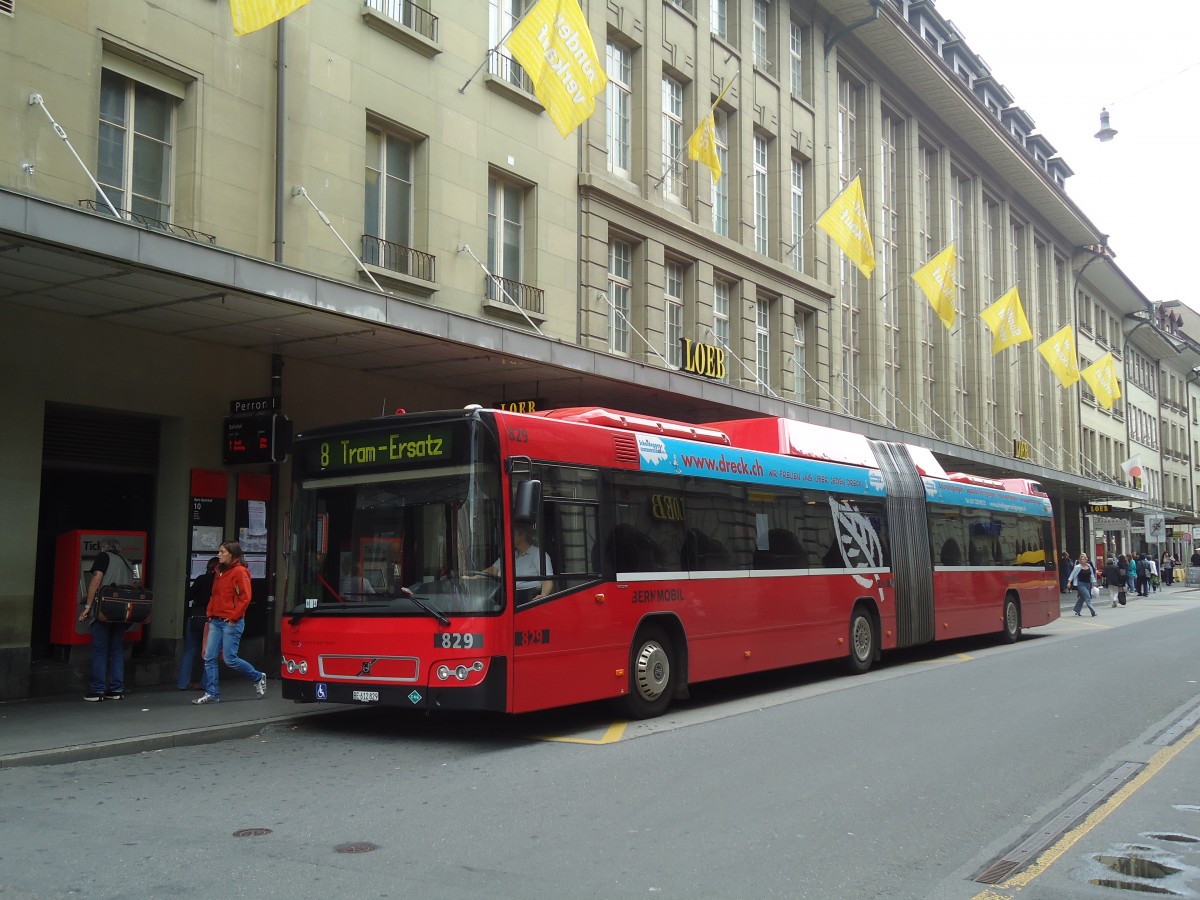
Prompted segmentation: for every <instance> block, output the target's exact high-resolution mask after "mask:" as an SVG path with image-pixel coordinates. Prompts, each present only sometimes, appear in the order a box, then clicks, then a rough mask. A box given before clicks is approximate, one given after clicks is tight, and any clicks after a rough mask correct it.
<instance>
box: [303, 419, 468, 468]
mask: <svg viewBox="0 0 1200 900" xmlns="http://www.w3.org/2000/svg"><path fill="white" fill-rule="evenodd" d="M450 435H451V432H450V429H448V428H412V429H406V430H404V431H390V432H378V431H376V432H373V433H370V434H354V435H348V436H346V437H342V438H330V439H328V440H324V441H320V442H318V443H314V444H313V445H312V446H311V447H310V448H309V453H308V464H309V468H310V470H314V471H323V472H331V471H339V470H353V469H379V468H410V467H414V466H421V465H428V464H430V463H434V464H436V463H441V462H446V461H448V460H450V459H451V451H452V447H451V443H452V442H451V438H450Z"/></svg>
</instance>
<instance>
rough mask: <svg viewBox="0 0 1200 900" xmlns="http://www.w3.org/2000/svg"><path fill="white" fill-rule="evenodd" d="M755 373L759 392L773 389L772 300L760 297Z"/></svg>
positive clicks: (755, 308) (756, 324) (756, 313)
mask: <svg viewBox="0 0 1200 900" xmlns="http://www.w3.org/2000/svg"><path fill="white" fill-rule="evenodd" d="M754 374H755V376H756V377H757V378H758V384H757V385H756V386H757V388H758V392H759V393H760V394H767V393H770V391H771V302H770V301H769V300H765V299H763V298H759V299H758V300H757V301H756V302H755V304H754Z"/></svg>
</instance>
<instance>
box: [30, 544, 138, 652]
mask: <svg viewBox="0 0 1200 900" xmlns="http://www.w3.org/2000/svg"><path fill="white" fill-rule="evenodd" d="M110 540H111V541H116V542H117V544H118V545H119V547H120V552H121V555H122V556H124V557H125V559H126V560H127V561H128V562H129V563H130V565H136V566H138V567H139V569H140V571H141V573H142V582H143V584H147V585H149V584H150V582H149V580H148V579H147V577H146V532H144V531H68V532H65V533H64V534H60V535H59V536H58V538H57V539H56V540H55V543H54V601H53V602H54V605H53V607H52V608H51V610H50V643H52V644H65V645H70V644H89V643H91V640H92V631H91V623H90V622H80V621H79V614H80V613H81V612H82V611H83V598H84V597H83V595H84V592H85V591H86V590H87V587H88V582H89V581H91V575H89V574H88V573H89V572H90V571H91V569H92V563H94V562H95V560H96V557H97V556H99V555H100V546H101V544H102V543H103V542H105V541H110ZM141 636H142V626H140V625H138V626H136V627H134V628H130V629H129V630H128V631H126V632H125V642H126V643H130V642H132V641H136V640H139V639H140V638H141Z"/></svg>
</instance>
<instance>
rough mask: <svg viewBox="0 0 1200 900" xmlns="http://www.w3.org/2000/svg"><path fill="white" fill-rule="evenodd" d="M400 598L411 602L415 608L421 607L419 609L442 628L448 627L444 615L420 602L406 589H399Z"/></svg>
mask: <svg viewBox="0 0 1200 900" xmlns="http://www.w3.org/2000/svg"><path fill="white" fill-rule="evenodd" d="M400 596H401V597H404V598H405V599H407V600H411V601H412V602H413V604H414V605H415V606H419V607H421V609H423V610H425V612H427V613H429V615H431V616H433V617H434V618H435V619H437V620H438V624H440V625H441V626H442V627H443V628H449V627H450V620H449V619H447V618H446V616H445V614H444V613H440V612H438V611H437V610H436V609H434V608H433V607H432V606H430V605H429V604H428V603H426V602H425V601H424V600H421V599H420V598H418V597H417V595H416V594H414V593H413V592H412V591H410V590H409V589H408V588H406V587H402V588H400Z"/></svg>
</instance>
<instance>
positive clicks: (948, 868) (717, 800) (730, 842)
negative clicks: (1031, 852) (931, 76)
mask: <svg viewBox="0 0 1200 900" xmlns="http://www.w3.org/2000/svg"><path fill="white" fill-rule="evenodd" d="M1068 616H1069V614H1068ZM1198 632H1200V604H1198V603H1196V602H1195V601H1191V602H1179V601H1175V602H1174V603H1173V604H1171V605H1168V604H1167V603H1165V602H1164V603H1159V604H1156V603H1155V602H1154V601H1153V600H1151V601H1148V602H1145V603H1144V604H1143V605H1142V606H1141V607H1140V608H1136V609H1135V608H1131V609H1128V610H1117V611H1112V612H1108V611H1106V610H1105V609H1103V608H1102V609H1101V616H1100V617H1098V618H1097V619H1094V620H1093V619H1090V618H1088V619H1076V618H1074V617H1070V616H1069V617H1068V618H1067V619H1064V620H1062V621H1061V622H1058V623H1055V624H1054V625H1052V626H1050V627H1049V628H1047V629H1041V630H1038V631H1032V632H1028V633H1027V634H1028V637H1027V639H1026V640H1024V641H1022V642H1021V643H1019V644H1017V645H1015V646H1011V647H1006V646H1000V645H997V644H995V643H993V642H991V641H968V642H959V643H955V644H951V645H944V646H941V647H938V648H936V649H928V648H927V649H925V650H923V651H922V652H907V653H902V654H897V655H894V656H892V657H890V658H889V660H888V661H887V663H886V664H885V666H884V667H882V668H881V669H879V670H876V671H874V672H872V673H870V674H868V675H866V676H863V677H859V678H851V677H843V676H841V675H840V674H838V670H837V669H836V668H834V667H829V666H819V667H804V668H801V669H795V670H789V671H787V672H783V673H776V674H773V675H770V676H759V677H754V678H747V679H740V680H734V681H727V682H722V683H719V684H717V685H712V686H702V687H700V688H698V689H696V690H695V691H694V696H693V698H692V700H690V701H688V702H687V703H686V704H681V705H680V706H678V707H676V708H673V709H672V711H670V712H669V713H668V714H667V715H666V716H664V717H663V718H661V719H657V720H653V721H651V722H646V723H629V724H627V725H626V724H623V723H620V722H614V721H613V719H612V718H611V715H610V714H609V711H608V709H607V708H606V707H603V706H590V707H584V708H579V709H573V710H566V711H559V712H554V713H548V714H540V715H537V716H526V717H520V718H516V719H512V718H500V717H485V718H479V717H450V718H434V719H426V718H420V717H413V716H407V717H397V716H396V715H395V714H393V713H390V712H388V711H386V710H381V709H354V710H350V711H347V712H346V713H345V714H332V715H326V716H322V717H318V718H313V719H309V720H306V721H303V722H301V723H299V724H297V725H290V726H269V727H267V728H265V729H264V730H263V731H262V732H261V733H260V734H259V735H256V736H255V737H253V738H248V739H243V740H236V741H226V742H223V743H218V744H213V745H208V746H202V747H191V748H178V749H172V750H164V751H159V752H154V753H144V754H140V755H136V756H127V757H117V758H112V759H101V760H93V761H88V762H78V763H70V764H64V765H57V766H42V767H31V768H15V769H6V770H0V898H2V900H10V898H27V897H85V898H90V897H95V898H118V897H120V898H142V897H146V898H151V897H163V896H176V897H188V896H193V897H253V898H276V897H278V898H289V900H295V898H304V897H318V896H320V897H341V896H351V895H353V896H356V897H381V898H387V897H406V898H410V897H418V898H441V897H446V898H451V897H452V898H462V897H467V896H493V897H520V898H563V897H580V898H584V897H587V898H592V897H598V898H606V897H613V898H623V897H647V896H650V897H687V898H697V897H701V898H703V897H712V898H742V897H746V898H752V897H789V898H872V897H880V898H884V897H886V898H935V900H960V898H999V897H1014V896H1017V895H1018V894H1019V896H1020V897H1022V898H1029V897H1034V898H1059V897H1062V898H1067V897H1071V898H1074V897H1108V898H1110V900H1119V898H1120V897H1122V896H1130V895H1131V894H1132V893H1133V891H1129V892H1126V891H1124V890H1121V889H1120V888H1117V889H1114V888H1113V887H1111V886H1109V887H1105V886H1097V885H1095V884H1093V883H1092V882H1093V881H1095V880H1096V879H1097V878H1100V879H1101V880H1103V874H1104V872H1105V871H1108V874H1110V875H1112V874H1113V871H1114V869H1113V867H1112V866H1109V867H1108V868H1107V870H1106V868H1105V863H1104V861H1103V859H1104V858H1118V857H1120V856H1121V854H1122V853H1125V854H1126V855H1129V854H1132V855H1133V856H1135V857H1136V856H1137V855H1138V853H1141V855H1143V856H1148V855H1153V854H1152V853H1151V852H1150V851H1151V850H1152V849H1153V850H1159V849H1162V848H1166V849H1168V850H1171V851H1172V852H1173V854H1174V856H1173V858H1174V859H1176V860H1179V861H1181V865H1182V866H1183V868H1181V870H1180V871H1179V872H1176V873H1173V874H1170V875H1169V876H1168V878H1166V879H1164V877H1163V876H1160V875H1157V874H1155V875H1154V876H1153V877H1143V876H1142V875H1141V874H1139V873H1137V872H1135V873H1134V874H1132V875H1129V874H1125V875H1120V876H1113V878H1112V879H1111V880H1114V881H1118V882H1122V883H1125V884H1141V883H1145V884H1150V885H1152V886H1154V885H1160V886H1161V885H1162V884H1168V883H1169V884H1170V885H1171V886H1172V887H1177V888H1179V889H1180V890H1183V891H1191V892H1192V893H1190V894H1189V893H1183V894H1180V895H1182V896H1197V895H1200V868H1196V867H1200V850H1191V849H1190V848H1189V846H1188V845H1187V844H1184V843H1171V844H1168V843H1164V842H1163V841H1157V842H1155V840H1153V839H1151V838H1147V837H1146V834H1147V829H1153V828H1154V827H1155V825H1154V823H1155V822H1165V819H1164V818H1163V817H1162V816H1160V815H1159V814H1158V813H1157V812H1155V810H1157V809H1158V808H1159V807H1163V806H1164V805H1165V806H1166V807H1169V808H1171V809H1173V810H1174V811H1175V813H1176V814H1177V815H1179V816H1181V817H1182V821H1183V822H1184V824H1185V825H1186V824H1187V823H1188V822H1192V823H1193V827H1192V828H1191V833H1192V834H1200V741H1197V742H1196V743H1195V745H1191V744H1190V740H1191V738H1192V737H1194V736H1195V734H1194V731H1195V729H1194V728H1190V730H1189V729H1183V730H1182V731H1181V734H1184V735H1185V736H1186V738H1187V740H1185V741H1184V743H1183V744H1181V745H1178V746H1177V747H1176V748H1175V749H1174V750H1172V751H1170V758H1169V759H1167V757H1161V759H1162V760H1166V761H1165V762H1163V763H1162V766H1161V769H1156V768H1155V767H1154V766H1155V765H1157V763H1155V764H1154V765H1151V766H1150V767H1149V768H1146V767H1143V768H1142V769H1141V771H1142V772H1143V775H1142V776H1140V777H1142V778H1144V779H1147V780H1146V781H1145V782H1144V788H1141V789H1140V790H1138V791H1137V792H1135V793H1133V794H1132V795H1131V797H1130V798H1128V799H1127V800H1124V801H1122V802H1121V803H1120V804H1119V806H1118V807H1117V808H1116V809H1115V811H1114V812H1113V814H1112V815H1111V817H1110V818H1108V819H1107V820H1106V821H1105V822H1104V823H1103V824H1102V825H1101V824H1098V825H1096V826H1095V828H1094V830H1092V829H1089V830H1087V831H1083V829H1081V827H1080V823H1079V822H1076V823H1074V824H1073V825H1072V827H1071V828H1069V829H1064V832H1065V833H1072V834H1075V835H1076V836H1077V839H1078V840H1077V842H1076V843H1073V844H1071V845H1070V847H1069V849H1067V850H1064V851H1063V852H1061V853H1060V854H1059V855H1058V857H1057V858H1056V859H1055V860H1054V861H1053V862H1052V863H1051V864H1047V865H1045V866H1042V867H1039V868H1036V869H1035V870H1034V871H1035V873H1036V877H1033V878H1032V880H1030V881H1029V882H1028V883H1022V884H1021V885H1020V888H1021V889H1020V891H1018V890H1017V889H1016V888H1015V887H1013V886H1012V885H1011V884H1010V885H1009V886H1008V887H1005V886H1004V885H1003V884H1001V885H1000V886H999V887H990V886H989V885H986V884H982V883H980V882H978V881H975V880H972V879H973V878H974V877H975V876H977V875H978V874H979V873H980V872H981V871H982V870H983V869H985V868H986V867H988V865H989V864H990V863H991V862H993V861H995V860H997V859H999V858H1001V857H1003V856H1004V855H1005V854H1006V853H1007V852H1009V851H1011V849H1012V848H1013V847H1015V846H1016V845H1018V844H1019V843H1021V842H1022V841H1023V840H1025V839H1026V838H1028V837H1029V835H1030V834H1031V833H1033V832H1036V831H1037V830H1038V828H1039V827H1040V826H1041V825H1043V824H1044V823H1047V822H1049V821H1051V820H1053V819H1054V818H1055V816H1056V815H1057V814H1058V813H1060V812H1061V811H1062V810H1063V809H1064V808H1066V807H1067V806H1069V805H1070V804H1071V803H1072V801H1074V800H1076V799H1077V798H1079V797H1080V796H1081V795H1083V794H1084V793H1086V792H1087V791H1088V790H1089V789H1091V788H1092V787H1093V786H1094V785H1097V784H1102V783H1104V779H1105V776H1106V775H1107V774H1108V773H1110V772H1111V771H1113V770H1114V769H1115V768H1117V767H1119V766H1121V765H1123V764H1125V765H1128V763H1129V762H1130V761H1134V762H1138V763H1139V765H1140V764H1141V763H1144V762H1146V761H1151V760H1152V759H1160V757H1155V756H1154V754H1156V753H1159V752H1161V748H1160V747H1159V746H1157V745H1154V744H1153V743H1152V741H1153V738H1154V737H1155V736H1156V735H1159V734H1160V733H1161V732H1163V730H1164V729H1165V728H1167V727H1169V726H1170V725H1171V724H1172V723H1176V722H1179V721H1180V720H1181V716H1185V715H1186V714H1187V713H1188V712H1189V711H1195V710H1196V709H1197V708H1198V707H1200V686H1198V684H1197V681H1198V680H1200V655H1198V654H1197V652H1196V650H1197V641H1196V635H1197V633H1198ZM1146 773H1149V774H1146ZM1151 776H1153V777H1152V778H1151ZM1138 787H1141V786H1140V785H1138ZM1117 799H1118V800H1119V799H1120V798H1119V797H1118V798H1117ZM1112 802H1114V803H1115V802H1116V801H1112ZM1152 804H1154V806H1152ZM1192 805H1195V807H1196V809H1195V811H1192V810H1191V809H1190V806H1192ZM1123 816H1124V817H1127V819H1123V818H1122V817H1123ZM1189 816H1190V818H1189ZM1143 820H1144V824H1142V823H1143ZM1159 827H1162V826H1159ZM1105 828H1108V829H1109V831H1108V832H1105V831H1104V829H1105ZM247 829H262V830H266V831H267V833H262V834H251V835H246V836H239V835H238V832H241V831H243V830H247ZM1176 830H1178V826H1176ZM1081 832H1082V833H1081ZM1122 841H1124V843H1122ZM1138 841H1140V842H1142V843H1141V844H1138V843H1136V842H1138ZM1131 846H1132V847H1137V846H1145V847H1146V849H1145V850H1144V851H1137V850H1130V849H1129V847H1131ZM1198 846H1200V844H1198ZM1114 847H1116V848H1117V849H1116V850H1114V849H1113V848H1114ZM1106 854H1108V856H1106ZM1113 854H1115V856H1113ZM1160 856H1161V854H1160ZM1189 866H1190V867H1191V868H1188V867H1189ZM1117 868H1120V866H1117Z"/></svg>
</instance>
